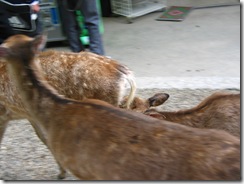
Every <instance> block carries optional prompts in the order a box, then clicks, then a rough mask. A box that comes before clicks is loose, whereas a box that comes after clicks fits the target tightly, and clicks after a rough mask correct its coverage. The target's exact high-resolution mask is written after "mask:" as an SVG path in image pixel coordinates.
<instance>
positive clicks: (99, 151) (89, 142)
mask: <svg viewBox="0 0 244 184" xmlns="http://www.w3.org/2000/svg"><path fill="white" fill-rule="evenodd" d="M44 38H45V37H43V36H37V37H35V38H30V37H27V36H24V35H15V36H12V37H10V38H8V39H7V40H6V41H5V42H4V43H3V44H2V46H0V57H2V58H3V60H2V61H5V62H7V65H8V69H9V73H10V75H11V76H12V77H13V78H14V82H15V85H16V86H17V89H18V92H19V93H20V96H21V98H22V100H23V104H24V106H25V107H26V109H27V110H28V111H29V114H30V115H31V117H32V118H33V120H35V121H34V124H35V126H36V127H38V129H39V130H40V132H41V133H42V135H43V136H44V137H45V139H46V141H47V144H48V146H49V149H50V150H51V152H52V154H53V156H54V157H55V158H56V160H57V161H58V163H60V164H61V166H62V167H63V168H65V169H67V170H69V171H70V172H71V173H73V174H74V176H76V177H77V178H79V179H83V180H240V140H239V139H237V138H236V137H235V136H232V135H230V134H228V133H227V132H224V131H220V130H202V129H197V128H191V127H187V126H183V125H179V124H174V123H170V122H167V121H164V120H162V121H160V120H157V119H155V118H152V117H149V116H146V115H144V114H142V113H137V112H133V111H128V110H124V109H121V108H118V107H114V106H112V105H111V104H109V103H107V102H104V101H101V100H95V99H85V100H83V101H77V100H72V99H69V98H65V97H63V96H61V95H59V94H58V92H57V91H56V90H55V89H54V88H53V87H52V86H50V85H49V84H48V82H47V81H46V80H45V79H44V77H43V75H42V73H43V72H42V69H41V67H40V65H39V63H38V62H36V57H35V56H36V54H37V53H38V49H39V48H40V47H41V45H43V41H44V40H45V39H44Z"/></svg>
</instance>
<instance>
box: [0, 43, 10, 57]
mask: <svg viewBox="0 0 244 184" xmlns="http://www.w3.org/2000/svg"><path fill="white" fill-rule="evenodd" d="M8 52H9V49H8V48H6V47H3V46H1V45H0V57H5V56H7V54H8Z"/></svg>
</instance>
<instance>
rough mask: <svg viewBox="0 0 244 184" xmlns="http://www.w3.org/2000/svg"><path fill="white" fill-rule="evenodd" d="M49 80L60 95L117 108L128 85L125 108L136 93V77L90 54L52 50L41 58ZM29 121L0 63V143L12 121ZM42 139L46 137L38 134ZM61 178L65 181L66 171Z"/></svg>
mask: <svg viewBox="0 0 244 184" xmlns="http://www.w3.org/2000/svg"><path fill="white" fill-rule="evenodd" d="M38 59H39V62H40V64H41V67H42V69H43V71H44V75H45V80H47V81H48V82H49V83H50V84H51V85H52V86H53V87H54V88H55V89H57V90H58V93H59V94H62V95H64V96H66V97H68V98H72V99H76V100H82V99H84V98H95V99H100V100H104V101H107V102H109V103H111V104H112V105H115V106H118V105H119V104H120V103H121V100H122V97H123V96H124V94H125V90H126V89H125V88H126V81H128V83H129V84H130V93H129V98H128V99H127V101H126V104H125V105H124V108H129V106H130V103H131V101H132V99H133V98H134V95H135V91H136V84H135V81H134V77H133V73H132V72H131V71H130V70H129V69H128V68H127V67H126V66H124V65H122V64H120V63H118V62H116V61H114V60H112V59H108V58H107V57H102V56H99V55H96V54H93V53H89V52H81V53H78V54H77V53H71V52H61V51H54V50H49V51H45V52H41V53H40V54H39V56H38ZM123 102H124V101H123ZM17 119H28V120H29V121H30V122H32V121H33V120H32V119H31V117H30V116H29V113H28V111H27V110H26V109H25V107H24V106H23V103H22V100H21V98H20V96H19V93H18V91H17V90H16V86H15V85H14V84H13V81H12V80H11V78H10V77H9V76H8V74H7V67H6V63H3V62H0V143H1V140H2V138H3V135H4V132H5V130H6V128H7V124H8V122H9V121H11V120H17ZM36 133H37V134H38V136H39V138H40V139H41V140H42V141H43V142H44V143H45V140H43V139H44V138H43V136H41V135H40V133H39V132H38V130H36ZM61 173H63V174H60V175H59V177H60V178H64V171H61Z"/></svg>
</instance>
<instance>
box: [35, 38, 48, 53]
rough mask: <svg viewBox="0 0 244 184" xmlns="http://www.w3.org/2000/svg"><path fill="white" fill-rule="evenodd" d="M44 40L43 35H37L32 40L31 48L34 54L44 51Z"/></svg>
mask: <svg viewBox="0 0 244 184" xmlns="http://www.w3.org/2000/svg"><path fill="white" fill-rule="evenodd" d="M46 40H47V36H45V35H38V36H36V37H35V38H34V40H33V41H32V47H33V49H34V52H35V53H37V52H38V51H41V50H43V49H44V47H45V44H46Z"/></svg>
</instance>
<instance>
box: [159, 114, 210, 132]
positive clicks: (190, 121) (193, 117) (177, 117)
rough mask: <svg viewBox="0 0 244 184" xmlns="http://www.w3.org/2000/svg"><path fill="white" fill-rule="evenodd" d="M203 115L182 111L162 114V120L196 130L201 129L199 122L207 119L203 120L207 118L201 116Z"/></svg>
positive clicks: (201, 124)
mask: <svg viewBox="0 0 244 184" xmlns="http://www.w3.org/2000/svg"><path fill="white" fill-rule="evenodd" d="M203 113H204V112H199V111H191V110H183V111H177V112H162V115H163V116H164V119H165V120H167V121H171V122H175V123H179V124H182V125H187V126H191V127H196V128H203V127H202V126H203V123H201V122H204V121H207V119H206V120H204V119H203V118H207V117H205V116H204V115H203Z"/></svg>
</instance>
